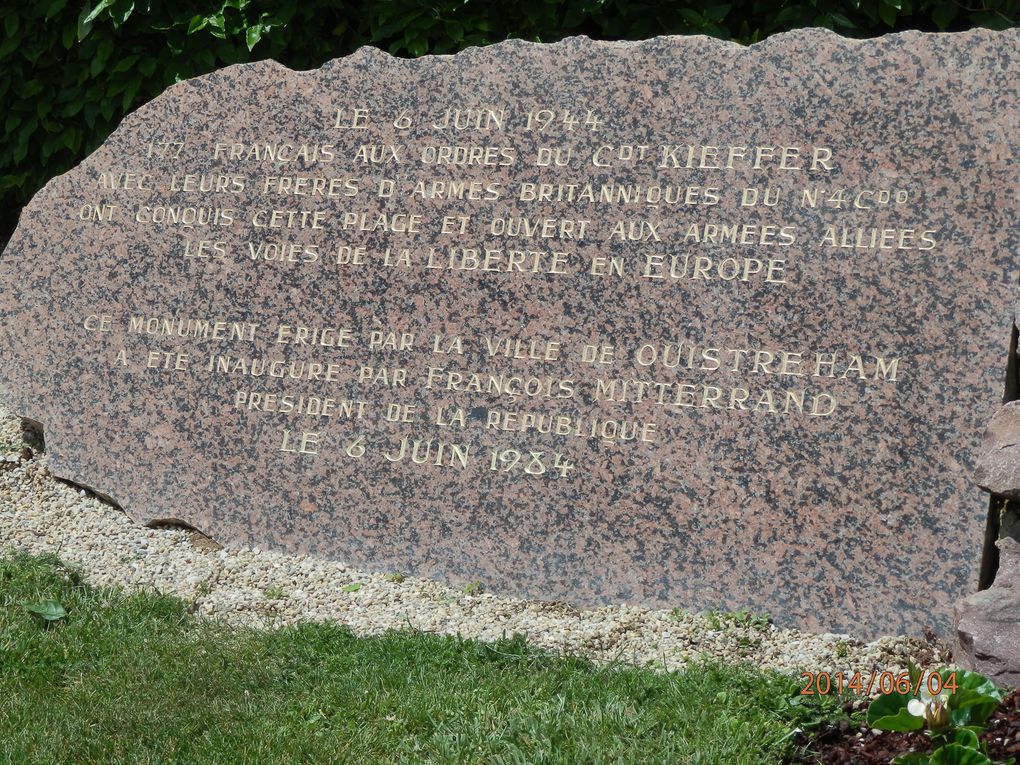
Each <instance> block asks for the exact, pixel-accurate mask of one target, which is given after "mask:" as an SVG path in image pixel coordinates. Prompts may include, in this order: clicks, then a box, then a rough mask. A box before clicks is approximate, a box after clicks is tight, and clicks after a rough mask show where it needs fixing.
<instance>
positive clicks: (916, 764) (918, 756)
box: [892, 752, 931, 765]
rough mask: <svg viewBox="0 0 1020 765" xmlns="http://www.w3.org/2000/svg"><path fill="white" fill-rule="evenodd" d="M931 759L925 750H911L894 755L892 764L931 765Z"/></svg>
mask: <svg viewBox="0 0 1020 765" xmlns="http://www.w3.org/2000/svg"><path fill="white" fill-rule="evenodd" d="M930 762H931V759H930V758H929V757H928V755H927V754H925V753H924V752H911V753H910V754H901V755H900V756H899V757H893V761H892V765H929V763H930Z"/></svg>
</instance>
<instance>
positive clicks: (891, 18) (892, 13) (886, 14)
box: [878, 3, 896, 27]
mask: <svg viewBox="0 0 1020 765" xmlns="http://www.w3.org/2000/svg"><path fill="white" fill-rule="evenodd" d="M878 15H879V18H881V19H882V21H884V22H885V23H886V25H887V26H890V27H894V26H896V9H895V8H893V7H892V6H891V5H886V4H885V3H881V4H879V6H878Z"/></svg>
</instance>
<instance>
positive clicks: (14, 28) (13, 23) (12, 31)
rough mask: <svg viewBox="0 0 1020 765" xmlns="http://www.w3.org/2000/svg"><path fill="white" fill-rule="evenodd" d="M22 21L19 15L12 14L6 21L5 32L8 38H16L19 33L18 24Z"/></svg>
mask: <svg viewBox="0 0 1020 765" xmlns="http://www.w3.org/2000/svg"><path fill="white" fill-rule="evenodd" d="M20 21H21V19H20V18H19V17H18V14H17V13H11V14H9V15H8V16H7V18H5V19H4V31H5V32H6V33H7V36H8V37H14V35H16V34H17V33H18V24H19V22H20Z"/></svg>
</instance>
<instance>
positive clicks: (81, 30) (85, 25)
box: [78, 5, 92, 42]
mask: <svg viewBox="0 0 1020 765" xmlns="http://www.w3.org/2000/svg"><path fill="white" fill-rule="evenodd" d="M88 10H89V7H88V6H87V5H86V6H85V7H84V8H82V11H81V13H80V14H79V15H78V42H81V41H82V40H84V39H85V38H86V37H88V36H89V32H91V31H92V22H91V21H89V20H87V19H86V18H85V17H86V16H88Z"/></svg>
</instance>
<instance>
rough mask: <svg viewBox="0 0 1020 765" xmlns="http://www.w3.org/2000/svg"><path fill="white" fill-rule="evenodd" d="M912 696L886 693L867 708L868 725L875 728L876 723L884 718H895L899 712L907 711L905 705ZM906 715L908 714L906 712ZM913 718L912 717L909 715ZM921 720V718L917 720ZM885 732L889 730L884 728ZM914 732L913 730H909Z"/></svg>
mask: <svg viewBox="0 0 1020 765" xmlns="http://www.w3.org/2000/svg"><path fill="white" fill-rule="evenodd" d="M912 698H913V696H908V695H907V694H905V693H888V694H883V695H881V696H879V697H878V698H877V699H875V700H874V701H873V702H871V705H870V706H869V707H868V725H870V726H871V727H872V728H875V727H877V725H876V723H877V722H878V720H881V719H883V718H885V717H895V716H896V715H898V714H899V713H900V712H906V711H907V704H908V703H910V700H911V699H912ZM907 714H910V713H909V712H907ZM910 716H911V717H913V715H910ZM917 719H919V720H920V719H921V718H917ZM885 730H891V728H886V729H885ZM911 730H914V729H911Z"/></svg>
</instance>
